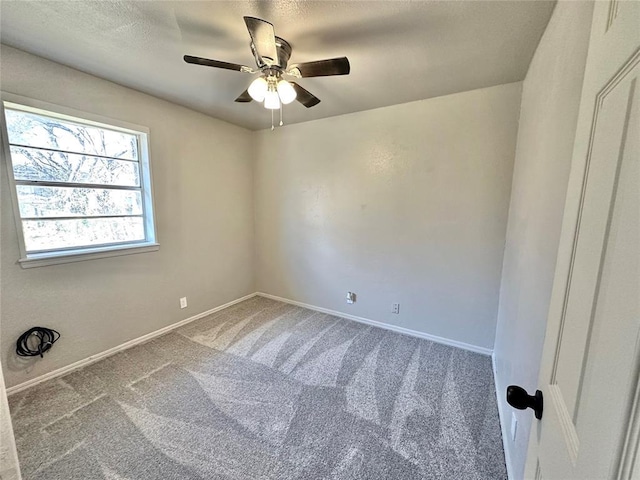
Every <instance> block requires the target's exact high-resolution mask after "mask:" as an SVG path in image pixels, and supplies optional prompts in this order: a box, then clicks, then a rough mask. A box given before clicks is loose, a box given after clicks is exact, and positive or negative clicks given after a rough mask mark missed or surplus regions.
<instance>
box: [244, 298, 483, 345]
mask: <svg viewBox="0 0 640 480" xmlns="http://www.w3.org/2000/svg"><path fill="white" fill-rule="evenodd" d="M256 295H259V296H261V297H265V298H270V299H272V300H277V301H279V302H284V303H290V304H291V305H296V306H298V307H303V308H308V309H309V310H315V311H316V312H322V313H328V314H330V315H335V316H336V317H342V318H346V319H348V320H353V321H355V322H359V323H364V324H367V325H373V326H375V327H380V328H384V329H385V330H391V331H393V332H398V333H404V334H405V335H410V336H412V337H417V338H424V339H425V340H431V341H432V342H436V343H441V344H443V345H449V346H451V347H457V348H461V349H463V350H469V351H471V352H476V353H481V354H482V355H489V356H491V355H492V354H493V350H491V349H490V348H485V347H478V346H477V345H471V344H469V343H464V342H459V341H457V340H451V339H449V338H443V337H438V336H436V335H430V334H428V333H424V332H419V331H417V330H411V329H409V328H404V327H398V326H396V325H390V324H388V323H383V322H378V321H377V320H370V319H368V318H364V317H357V316H355V315H350V314H348V313H344V312H338V311H336V310H330V309H328V308H322V307H316V306H315V305H309V304H308V303H302V302H297V301H295V300H290V299H288V298H283V297H278V296H276V295H271V294H270V293H263V292H257V293H256Z"/></svg>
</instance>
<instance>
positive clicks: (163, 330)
mask: <svg viewBox="0 0 640 480" xmlns="http://www.w3.org/2000/svg"><path fill="white" fill-rule="evenodd" d="M256 295H259V296H261V297H265V298H270V299H272V300H277V301H279V302H284V303H289V304H291V305H297V306H299V307H303V308H308V309H309V310H315V311H317V312H322V313H328V314H330V315H335V316H337V317H342V318H346V319H348V320H353V321H355V322H359V323H364V324H367V325H373V326H375V327H380V328H384V329H385V330H391V331H394V332H398V333H403V334H405V335H410V336H412V337H417V338H424V339H426V340H430V341H432V342H436V343H441V344H443V345H449V346H451V347H457V348H461V349H463V350H469V351H471V352H476V353H480V354H482V355H492V353H493V351H492V350H491V349H489V348H484V347H478V346H477V345H471V344H468V343H464V342H459V341H457V340H451V339H448V338H443V337H438V336H436V335H430V334H428V333H424V332H419V331H417V330H411V329H408V328H404V327H398V326H396V325H390V324H388V323H383V322H378V321H376V320H370V319H368V318H363V317H358V316H355V315H350V314H348V313H344V312H338V311H336V310H330V309H328V308H322V307H316V306H315V305H309V304H307V303H302V302H297V301H295V300H290V299H288V298H283V297H278V296H276V295H271V294H268V293H263V292H255V293H251V294H249V295H245V296H244V297H241V298H238V299H236V300H233V301H231V302H228V303H225V304H224V305H220V306H218V307H215V308H212V309H210V310H207V311H206V312H202V313H199V314H197V315H194V316H192V317H189V318H186V319H184V320H181V321H179V322H176V323H173V324H171V325H168V326H166V327H163V328H161V329H159V330H156V331H154V332H151V333H147V334H146V335H143V336H141V337H138V338H134V339H133V340H129V341H128V342H125V343H123V344H121V345H118V346H116V347H113V348H110V349H108V350H105V351H104V352H101V353H97V354H95V355H91V356H90V357H87V358H85V359H83V360H79V361H77V362H75V363H72V364H70V365H67V366H65V367H62V368H58V369H57V370H54V371H52V372H49V373H45V374H44V375H40V376H38V377H36V378H32V379H31V380H27V381H26V382H22V383H19V384H18V385H14V386H13V387H10V388H7V395H12V394H14V393H18V392H21V391H22V390H25V389H27V388H29V387H33V386H34V385H37V384H39V383H42V382H45V381H47V380H51V379H53V378H57V377H60V376H62V375H65V374H67V373H70V372H72V371H74V370H77V369H79V368H82V367H86V366H87V365H91V364H92V363H95V362H97V361H99V360H102V359H103V358H107V357H110V356H111V355H115V354H116V353H118V352H121V351H123V350H127V349H128V348H131V347H134V346H136V345H140V344H141V343H145V342H148V341H149V340H152V339H154V338H156V337H159V336H160V335H163V334H165V333H168V332H170V331H171V330H174V329H176V328H179V327H182V326H183V325H186V324H187V323H190V322H193V321H195V320H198V319H200V318H203V317H206V316H207V315H211V314H212V313H215V312H218V311H220V310H223V309H225V308H227V307H230V306H231V305H235V304H236V303H239V302H242V301H244V300H248V299H249V298H252V297H255V296H256ZM494 375H495V372H494ZM500 423H501V424H502V423H503V422H502V419H501V422H500ZM503 437H504V432H503ZM505 455H506V449H505ZM508 465H509V464H508V463H507V467H508Z"/></svg>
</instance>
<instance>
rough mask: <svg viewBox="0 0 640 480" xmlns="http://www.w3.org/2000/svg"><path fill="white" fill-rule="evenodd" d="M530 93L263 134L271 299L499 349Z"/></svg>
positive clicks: (260, 267) (262, 211)
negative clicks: (524, 99) (506, 252)
mask: <svg viewBox="0 0 640 480" xmlns="http://www.w3.org/2000/svg"><path fill="white" fill-rule="evenodd" d="M520 88H521V84H520V83H514V84H508V85H501V86H497V87H491V88H486V89H482V90H475V91H470V92H465V93H460V94H455V95H449V96H445V97H439V98H433V99H429V100H423V101H419V102H412V103H407V104H403V105H397V106H393V107H386V108H381V109H377V110H370V111H365V112H360V113H354V114H349V115H343V116H338V117H333V118H327V119H323V120H316V121H312V122H307V123H302V124H296V125H291V126H287V127H285V128H282V129H276V130H275V131H274V132H271V131H269V130H265V131H261V132H258V133H257V141H256V148H257V149H258V150H257V152H258V155H257V164H256V170H255V195H256V197H255V206H256V258H257V270H256V272H257V287H258V290H259V291H263V292H266V293H270V294H273V295H277V296H282V297H285V298H289V299H293V300H296V301H300V302H304V303H308V304H312V305H316V306H319V307H324V308H329V309H333V310H337V311H340V312H346V313H349V314H352V315H357V316H361V317H365V318H369V319H372V320H378V321H382V322H385V323H388V324H392V325H396V326H400V327H405V328H409V329H412V330H417V331H419V332H425V333H428V334H431V335H436V336H440V337H444V338H447V339H451V340H455V341H459V342H464V343H467V344H470V345H474V346H478V347H484V348H487V349H491V348H492V347H493V342H494V333H495V324H496V316H497V307H498V292H499V286H500V272H501V269H502V258H503V249H504V239H505V230H506V222H507V212H508V204H509V195H510V186H511V177H512V165H513V158H514V152H515V145H516V137H517V127H518V109H519V106H520ZM348 290H350V291H354V292H356V293H357V295H358V297H357V302H356V303H355V304H353V305H347V304H346V302H345V295H346V292H347V291H348ZM394 302H399V303H400V304H401V310H400V315H393V314H392V313H391V304H392V303H394Z"/></svg>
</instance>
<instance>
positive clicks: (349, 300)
mask: <svg viewBox="0 0 640 480" xmlns="http://www.w3.org/2000/svg"><path fill="white" fill-rule="evenodd" d="M355 301H356V294H355V293H353V292H347V303H355Z"/></svg>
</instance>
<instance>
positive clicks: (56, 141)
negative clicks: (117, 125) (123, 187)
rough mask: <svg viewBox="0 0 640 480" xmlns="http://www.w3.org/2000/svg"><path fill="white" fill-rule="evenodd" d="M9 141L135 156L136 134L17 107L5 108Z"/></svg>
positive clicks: (115, 156)
mask: <svg viewBox="0 0 640 480" xmlns="http://www.w3.org/2000/svg"><path fill="white" fill-rule="evenodd" d="M5 115H6V119H7V133H8V134H9V143H11V144H20V145H28V146H31V147H42V148H54V149H56V150H64V151H67V152H75V153H86V154H89V155H104V156H107V157H114V158H127V159H130V160H137V159H138V143H137V137H136V136H135V135H132V134H130V133H124V132H118V131H115V130H106V129H104V128H99V127H93V126H89V125H78V124H76V123H72V122H69V121H65V120H60V119H57V118H52V117H45V116H43V115H38V114H35V113H29V112H23V111H20V110H11V109H10V108H6V109H5Z"/></svg>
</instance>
